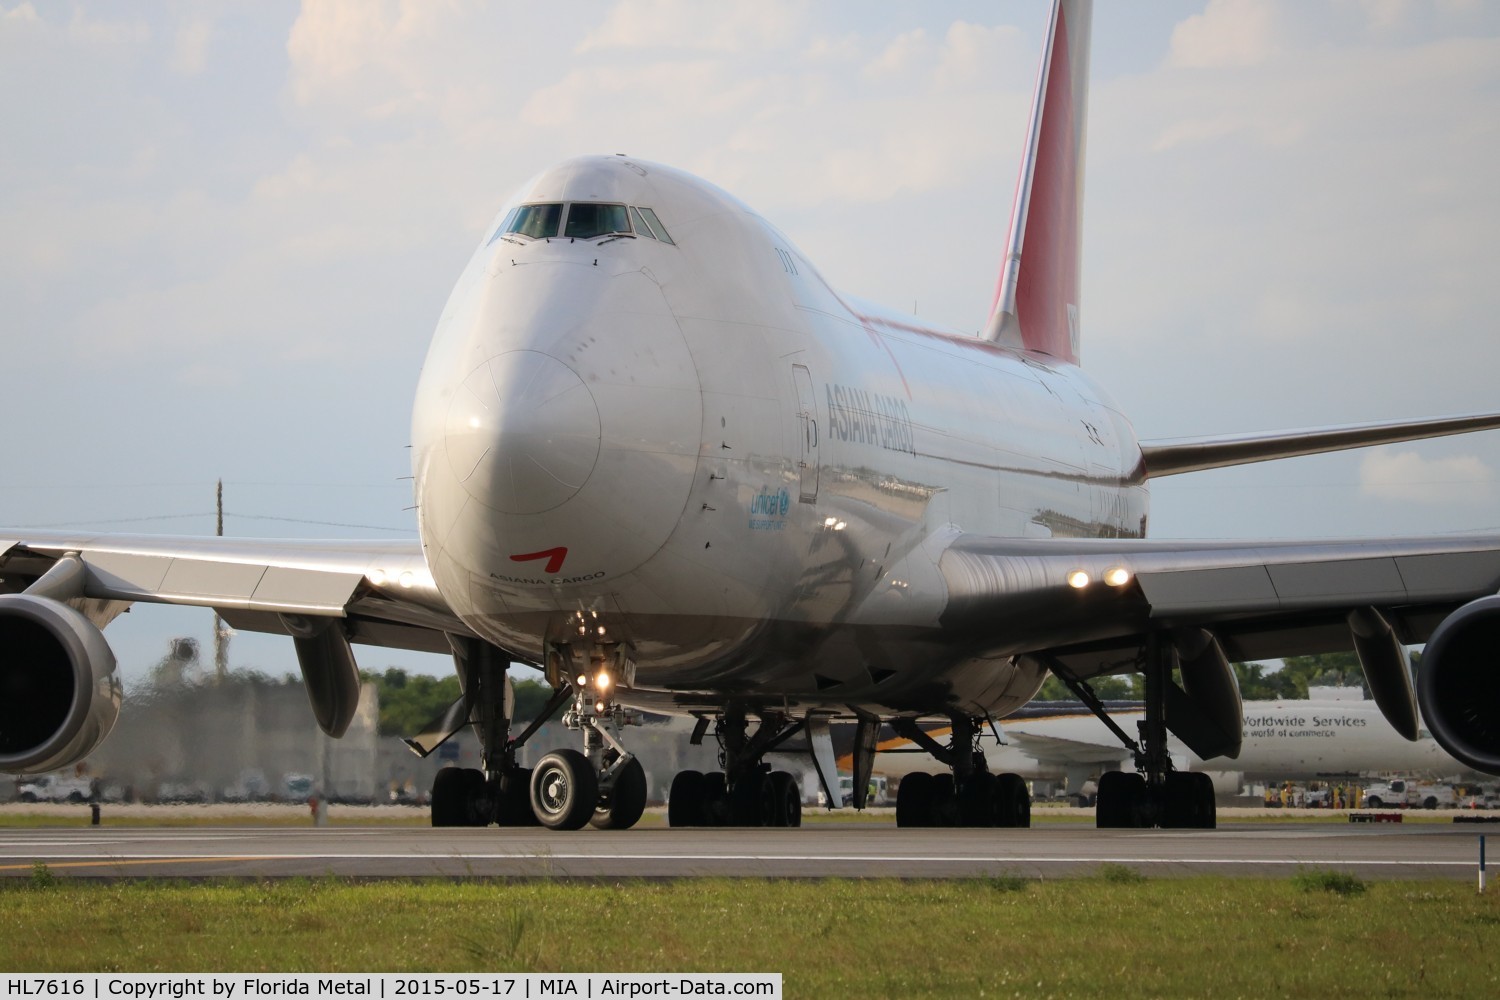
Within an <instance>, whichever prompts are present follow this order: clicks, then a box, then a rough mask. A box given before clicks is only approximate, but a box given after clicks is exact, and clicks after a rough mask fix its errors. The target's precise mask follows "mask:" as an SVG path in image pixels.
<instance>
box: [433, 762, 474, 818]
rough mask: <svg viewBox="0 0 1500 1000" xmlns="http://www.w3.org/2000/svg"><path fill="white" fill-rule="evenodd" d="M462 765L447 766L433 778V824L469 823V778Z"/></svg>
mask: <svg viewBox="0 0 1500 1000" xmlns="http://www.w3.org/2000/svg"><path fill="white" fill-rule="evenodd" d="M465 770H466V769H465V768H462V767H445V768H443V769H441V770H440V771H438V773H437V775H436V776H435V777H434V778H433V779H432V825H433V826H468V825H469V799H468V788H469V780H468V778H467V776H466V775H465V774H464V771H465Z"/></svg>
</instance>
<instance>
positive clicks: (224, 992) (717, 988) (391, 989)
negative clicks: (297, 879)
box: [0, 972, 781, 1000]
mask: <svg viewBox="0 0 1500 1000" xmlns="http://www.w3.org/2000/svg"><path fill="white" fill-rule="evenodd" d="M0 983H3V984H4V985H3V991H0V1000H22V998H41V1000H45V998H47V997H74V998H77V1000H184V998H187V997H206V998H210V1000H213V998H217V1000H264V998H267V997H308V998H310V1000H317V998H322V1000H335V998H347V997H369V998H371V1000H405V998H421V1000H430V998H433V997H443V998H445V1000H458V998H470V997H473V998H480V1000H488V998H491V997H508V998H512V1000H531V998H532V997H583V998H585V1000H592V998H593V997H608V998H626V1000H636V998H639V997H770V998H772V1000H780V998H781V973H779V972H763V973H761V972H757V973H749V972H682V973H624V974H620V975H607V974H605V973H598V972H590V973H581V972H575V973H558V974H555V975H553V974H545V973H540V972H521V973H505V974H482V975H461V974H458V973H453V974H433V975H425V974H423V975H394V974H375V973H360V974H356V975H349V974H345V975H319V974H316V973H285V974H277V973H202V974H199V973H186V972H177V973H161V974H151V973H121V974H119V975H94V974H92V973H85V974H79V975H58V974H56V973H52V974H45V975H27V974H19V973H8V974H4V975H0Z"/></svg>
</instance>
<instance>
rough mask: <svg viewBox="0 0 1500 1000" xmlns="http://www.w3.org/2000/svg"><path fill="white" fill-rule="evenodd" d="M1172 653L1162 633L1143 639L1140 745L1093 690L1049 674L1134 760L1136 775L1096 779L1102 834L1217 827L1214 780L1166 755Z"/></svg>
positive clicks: (1097, 813)
mask: <svg viewBox="0 0 1500 1000" xmlns="http://www.w3.org/2000/svg"><path fill="white" fill-rule="evenodd" d="M1176 661H1177V648H1176V646H1175V645H1174V644H1173V643H1172V641H1171V640H1170V638H1169V637H1168V636H1167V635H1165V634H1163V633H1161V632H1151V633H1148V634H1147V636H1146V649H1145V654H1144V662H1143V663H1142V668H1143V673H1144V676H1145V680H1146V717H1145V719H1143V720H1142V721H1141V722H1139V723H1138V724H1137V729H1138V730H1139V733H1140V740H1139V741H1136V740H1132V739H1131V738H1130V737H1129V736H1127V735H1126V734H1125V731H1124V730H1123V729H1121V728H1120V727H1119V726H1118V725H1116V724H1115V722H1114V720H1113V719H1111V718H1110V717H1109V714H1108V712H1106V711H1105V708H1104V705H1103V703H1102V702H1100V701H1099V698H1098V696H1096V695H1095V694H1094V690H1093V688H1091V687H1090V686H1089V685H1088V684H1087V683H1085V682H1084V681H1081V680H1077V679H1075V678H1073V677H1071V676H1070V675H1069V674H1068V673H1067V672H1066V671H1064V670H1061V669H1057V668H1054V670H1053V672H1054V673H1055V674H1056V675H1057V677H1058V678H1059V679H1060V680H1062V682H1063V683H1064V684H1066V685H1067V686H1068V687H1069V688H1070V689H1071V690H1072V691H1073V693H1074V694H1075V695H1077V696H1078V697H1079V699H1080V700H1082V701H1083V703H1084V704H1085V705H1087V706H1088V707H1089V709H1090V711H1092V712H1093V713H1094V714H1095V715H1096V716H1098V717H1099V718H1100V719H1101V720H1103V722H1104V724H1105V725H1107V726H1109V728H1110V729H1111V730H1112V731H1113V732H1114V733H1115V735H1116V736H1117V737H1119V739H1120V742H1121V743H1123V744H1124V745H1125V747H1126V749H1128V750H1129V751H1130V752H1131V755H1132V756H1133V757H1134V759H1135V772H1134V773H1131V772H1128V771H1106V772H1104V774H1103V775H1101V776H1100V778H1099V793H1098V795H1097V797H1096V799H1095V811H1094V815H1095V820H1094V823H1095V826H1097V827H1099V828H1100V829H1105V828H1120V827H1124V828H1143V827H1185V828H1196V829H1209V830H1211V829H1213V828H1214V827H1215V826H1216V825H1217V822H1218V820H1217V811H1216V807H1215V805H1214V786H1213V780H1212V779H1211V778H1209V776H1208V775H1206V774H1203V773H1201V772H1186V771H1178V770H1176V769H1175V768H1174V767H1173V766H1172V759H1171V756H1170V755H1169V754H1168V752H1167V719H1166V705H1167V698H1168V691H1169V686H1170V685H1171V684H1172V683H1173V682H1172V668H1173V667H1174V666H1175V664H1176Z"/></svg>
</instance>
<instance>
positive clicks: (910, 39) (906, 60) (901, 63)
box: [864, 28, 937, 77]
mask: <svg viewBox="0 0 1500 1000" xmlns="http://www.w3.org/2000/svg"><path fill="white" fill-rule="evenodd" d="M936 54H937V46H936V45H935V44H934V43H933V42H932V40H931V39H930V38H928V37H927V32H925V31H923V30H922V29H921V28H918V29H916V30H915V31H908V32H905V33H904V34H900V35H897V36H896V37H895V38H893V39H891V41H890V42H889V44H887V45H886V47H885V48H884V50H882V51H881V53H880V54H879V55H877V56H876V57H875V58H874V59H871V60H870V61H869V62H868V63H867V64H866V65H865V68H864V75H865V76H867V77H882V76H892V75H899V74H904V73H911V72H914V71H915V70H917V69H918V67H919V66H920V65H921V64H923V63H928V62H930V61H932V59H933V58H934V57H935V56H936Z"/></svg>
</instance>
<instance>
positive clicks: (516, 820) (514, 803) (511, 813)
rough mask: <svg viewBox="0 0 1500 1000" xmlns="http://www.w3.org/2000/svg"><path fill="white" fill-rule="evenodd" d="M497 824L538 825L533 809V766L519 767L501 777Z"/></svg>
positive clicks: (498, 791) (498, 792)
mask: <svg viewBox="0 0 1500 1000" xmlns="http://www.w3.org/2000/svg"><path fill="white" fill-rule="evenodd" d="M497 794H498V795H499V803H500V808H499V810H498V811H497V813H496V816H495V823H496V825H497V826H537V825H538V823H537V818H536V813H534V812H532V810H531V768H529V767H518V768H515V769H514V770H512V771H511V772H510V773H509V774H506V775H504V776H502V777H501V779H500V787H499V789H498V790H497Z"/></svg>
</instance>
